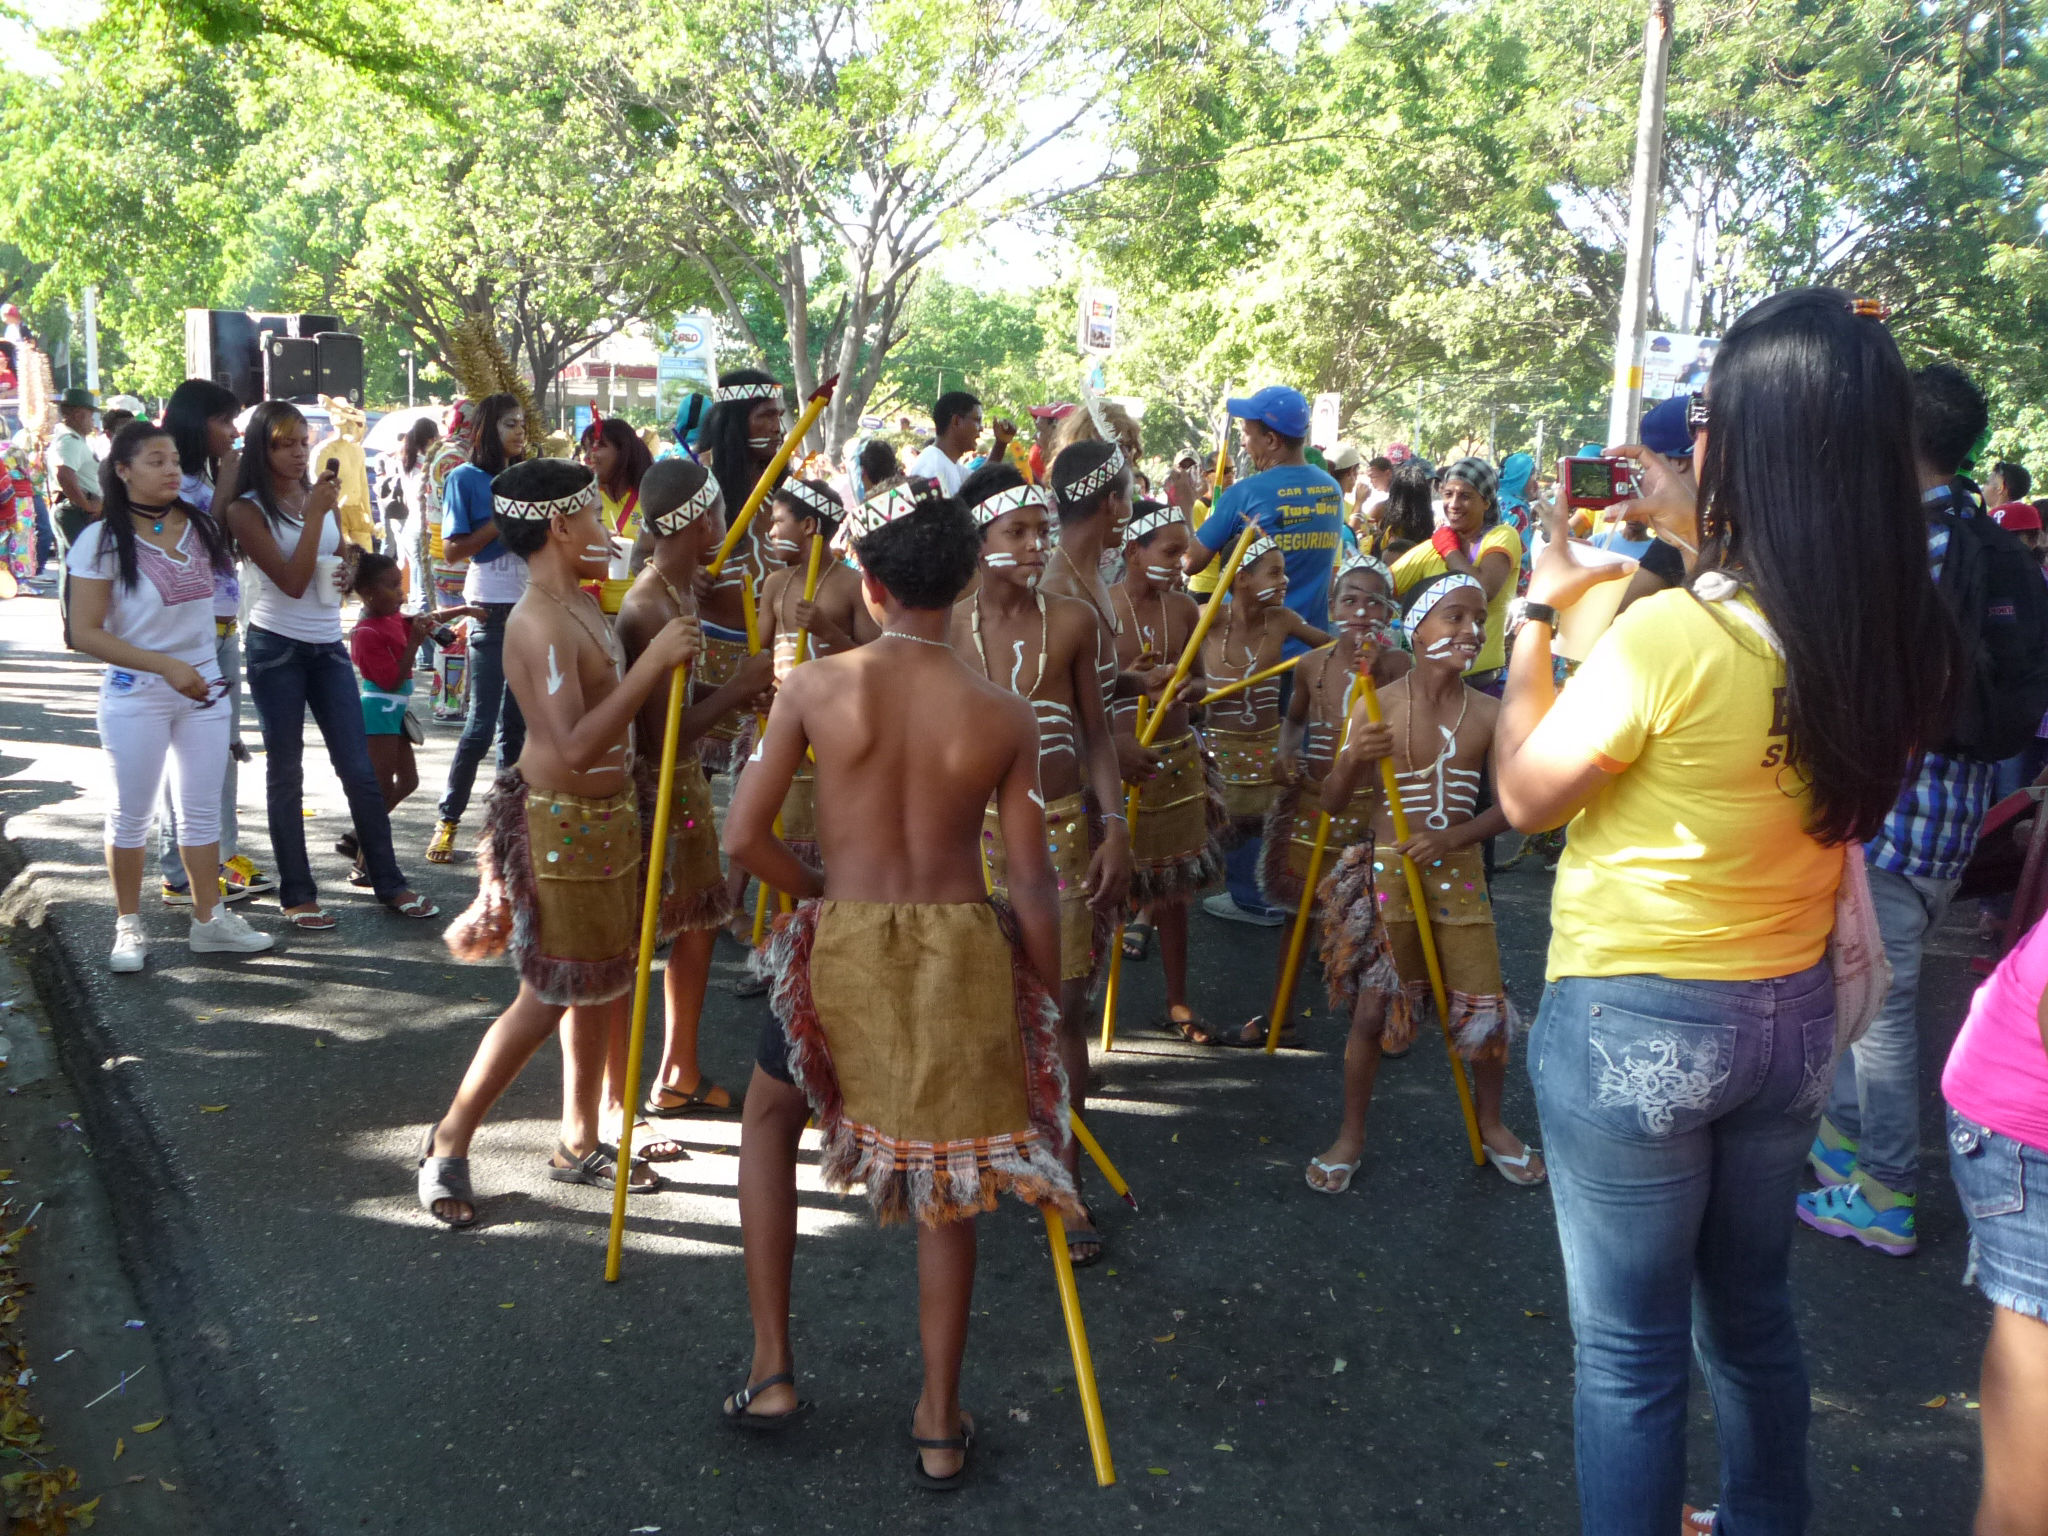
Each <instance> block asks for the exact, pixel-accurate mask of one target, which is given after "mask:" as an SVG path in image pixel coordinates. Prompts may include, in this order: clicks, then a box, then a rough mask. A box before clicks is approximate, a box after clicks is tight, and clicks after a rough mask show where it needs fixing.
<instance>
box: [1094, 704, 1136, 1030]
mask: <svg viewBox="0 0 2048 1536" xmlns="http://www.w3.org/2000/svg"><path fill="white" fill-rule="evenodd" d="M1135 724H1136V728H1137V729H1138V730H1140V731H1142V730H1144V729H1145V700H1144V698H1143V697H1142V696H1141V697H1140V698H1139V700H1138V718H1137V721H1136V722H1135ZM1137 833H1138V786H1137V785H1135V784H1133V785H1131V786H1130V787H1129V788H1128V789H1127V790H1125V791H1124V835H1125V836H1126V837H1129V838H1135V837H1136V836H1137ZM1134 846H1135V845H1134ZM1129 926H1130V920H1129V919H1128V918H1126V919H1125V920H1124V921H1123V922H1120V923H1118V924H1117V925H1116V942H1115V943H1114V944H1113V945H1111V946H1110V951H1109V979H1108V980H1107V981H1105V982H1104V983H1103V985H1102V1049H1103V1050H1104V1051H1105V1052H1107V1051H1113V1050H1115V1049H1116V999H1117V990H1118V986H1119V983H1120V982H1121V981H1122V980H1123V972H1124V930H1125V929H1126V928H1128V927H1129Z"/></svg>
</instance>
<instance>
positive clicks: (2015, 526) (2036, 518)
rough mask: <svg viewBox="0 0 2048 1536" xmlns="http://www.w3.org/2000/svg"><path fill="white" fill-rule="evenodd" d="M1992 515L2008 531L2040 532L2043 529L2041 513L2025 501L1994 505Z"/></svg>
mask: <svg viewBox="0 0 2048 1536" xmlns="http://www.w3.org/2000/svg"><path fill="white" fill-rule="evenodd" d="M1991 515H1992V517H1993V518H1995V519H1996V520H1997V522H1998V526H1999V527H2001V528H2003V529H2004V530H2005V531H2006V532H2007V533H2038V532H2040V529H2041V514H2040V513H2039V512H2037V511H2035V510H2034V509H2033V507H2031V506H2030V505H2028V504H2027V503H2026V502H2024V501H2008V502H2006V503H2005V504H2004V505H2003V506H1997V507H1993V508H1992V509H1991Z"/></svg>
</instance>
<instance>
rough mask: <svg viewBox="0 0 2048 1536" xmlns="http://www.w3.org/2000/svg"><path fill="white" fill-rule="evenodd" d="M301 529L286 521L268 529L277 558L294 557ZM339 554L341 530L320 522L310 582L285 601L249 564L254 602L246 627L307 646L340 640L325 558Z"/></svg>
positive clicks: (337, 602)
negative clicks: (318, 540) (319, 557)
mask: <svg viewBox="0 0 2048 1536" xmlns="http://www.w3.org/2000/svg"><path fill="white" fill-rule="evenodd" d="M304 531H305V529H304V525H303V524H301V523H299V522H297V521H294V520H291V519H286V520H285V521H284V522H280V523H272V524H271V525H270V536H271V537H272V538H273V539H275V540H276V541H277V552H278V555H279V556H280V557H281V558H282V559H285V560H287V561H288V560H290V559H291V557H292V556H293V555H294V554H295V553H297V551H298V547H299V538H300V535H301V534H302V533H303V532H304ZM340 550H341V530H340V529H339V528H338V527H336V526H335V521H334V519H333V518H332V517H323V518H321V519H320V554H321V556H322V557H323V558H322V559H320V560H316V561H315V562H314V565H313V575H312V579H311V580H309V581H308V582H307V583H306V590H305V592H304V593H302V594H301V595H300V596H298V597H288V596H286V595H285V592H284V590H283V589H282V588H280V587H279V586H278V585H277V583H276V582H274V581H272V580H271V579H270V578H269V577H268V576H266V575H264V574H263V572H262V571H260V570H258V569H257V568H256V566H255V564H254V563H253V562H251V564H250V566H249V569H250V571H251V572H253V573H254V575H255V578H256V601H255V602H254V603H253V604H252V605H251V606H250V609H249V625H250V627H251V628H252V629H267V630H269V631H270V632H271V633H272V634H274V635H283V636H285V637H286V638H287V639H291V640H304V641H306V642H307V643H308V644H310V645H324V644H326V643H328V642H329V641H335V640H339V639H340V638H341V594H340V593H338V592H336V591H335V589H334V576H333V571H334V566H333V564H332V563H330V561H329V559H327V558H325V557H338V555H339V553H340Z"/></svg>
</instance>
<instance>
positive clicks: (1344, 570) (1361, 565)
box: [1330, 549, 1394, 592]
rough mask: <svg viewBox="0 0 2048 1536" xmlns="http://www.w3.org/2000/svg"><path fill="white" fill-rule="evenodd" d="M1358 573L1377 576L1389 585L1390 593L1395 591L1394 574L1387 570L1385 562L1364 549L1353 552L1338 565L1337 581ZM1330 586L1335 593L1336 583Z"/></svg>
mask: <svg viewBox="0 0 2048 1536" xmlns="http://www.w3.org/2000/svg"><path fill="white" fill-rule="evenodd" d="M1356 571H1363V572H1365V573H1366V575H1368V576H1377V577H1379V579H1380V580H1381V581H1383V582H1385V583H1386V584H1387V590H1388V591H1389V592H1392V591H1393V590H1394V573H1393V572H1392V571H1390V570H1388V569H1387V567H1386V564H1385V562H1384V561H1380V560H1375V559H1374V558H1373V557H1372V556H1371V555H1368V554H1367V553H1366V552H1365V551H1364V550H1362V549H1354V550H1352V551H1351V552H1350V553H1349V554H1347V555H1345V557H1344V558H1343V559H1342V560H1341V561H1339V562H1338V563H1337V581H1342V580H1343V579H1344V578H1345V577H1346V576H1349V575H1351V574H1352V573H1353V572H1356ZM1330 585H1331V589H1332V590H1333V591H1334V590H1335V588H1336V582H1332V583H1331V584H1330Z"/></svg>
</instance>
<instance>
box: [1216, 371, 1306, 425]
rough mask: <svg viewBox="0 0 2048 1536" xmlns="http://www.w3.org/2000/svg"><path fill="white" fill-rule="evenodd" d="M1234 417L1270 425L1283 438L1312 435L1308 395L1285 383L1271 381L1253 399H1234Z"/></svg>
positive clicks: (1228, 407) (1232, 412) (1231, 408)
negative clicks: (1309, 429) (1309, 431)
mask: <svg viewBox="0 0 2048 1536" xmlns="http://www.w3.org/2000/svg"><path fill="white" fill-rule="evenodd" d="M1226 409H1228V410H1229V412H1230V414H1231V415H1233V416H1238V417H1242V418H1243V419H1244V420H1246V421H1256V422H1258V423H1259V424H1260V425H1261V426H1265V427H1270V428H1272V429H1273V430H1274V431H1275V432H1278V433H1279V434H1280V435H1281V436H1282V437H1307V436H1308V396H1307V395H1304V394H1303V393H1302V392H1301V391H1300V390H1298V389H1289V388H1288V387H1287V386H1286V385H1285V384H1268V385H1267V386H1266V387H1265V388H1264V389H1262V390H1260V391H1259V392H1258V393H1257V394H1255V395H1253V396H1252V397H1251V398H1250V399H1249V400H1232V401H1230V402H1228V404H1227V406H1226Z"/></svg>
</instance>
